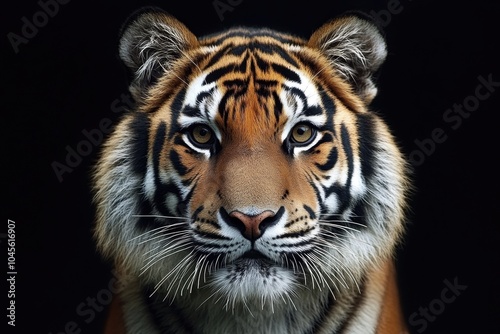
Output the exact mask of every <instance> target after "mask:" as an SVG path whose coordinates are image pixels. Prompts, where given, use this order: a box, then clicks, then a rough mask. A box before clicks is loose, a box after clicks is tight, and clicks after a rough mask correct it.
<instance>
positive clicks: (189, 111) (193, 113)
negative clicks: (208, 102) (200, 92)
mask: <svg viewBox="0 0 500 334" xmlns="http://www.w3.org/2000/svg"><path fill="white" fill-rule="evenodd" d="M182 113H183V114H184V115H186V116H189V117H197V116H202V115H201V112H200V109H198V108H197V107H191V106H186V107H185V108H184V109H182Z"/></svg>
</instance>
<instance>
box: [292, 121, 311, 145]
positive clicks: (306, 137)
mask: <svg viewBox="0 0 500 334" xmlns="http://www.w3.org/2000/svg"><path fill="white" fill-rule="evenodd" d="M315 136H316V129H315V128H314V127H313V126H311V125H309V124H307V123H299V124H297V125H295V126H294V127H293V129H292V132H291V133H290V141H291V142H292V143H293V144H295V145H307V144H309V143H311V141H313V139H314V138H315Z"/></svg>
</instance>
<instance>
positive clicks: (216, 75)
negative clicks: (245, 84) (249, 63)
mask: <svg viewBox="0 0 500 334" xmlns="http://www.w3.org/2000/svg"><path fill="white" fill-rule="evenodd" d="M233 71H234V64H230V65H226V66H224V67H220V68H218V69H215V70H213V71H211V72H210V73H209V74H208V75H207V76H206V77H205V80H204V81H203V84H204V85H206V84H209V83H211V82H214V81H217V80H219V79H220V78H221V77H222V76H224V75H226V74H227V73H230V72H233Z"/></svg>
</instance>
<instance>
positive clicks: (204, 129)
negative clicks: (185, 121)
mask: <svg viewBox="0 0 500 334" xmlns="http://www.w3.org/2000/svg"><path fill="white" fill-rule="evenodd" d="M189 137H190V139H191V141H192V142H193V144H195V145H197V146H199V147H201V148H206V147H208V146H210V145H212V144H213V143H214V140H215V135H214V133H213V132H212V129H210V128H209V127H208V126H206V125H203V124H197V125H194V126H193V127H192V128H191V129H190V131H189Z"/></svg>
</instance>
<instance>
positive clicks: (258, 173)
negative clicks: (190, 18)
mask: <svg viewBox="0 0 500 334" xmlns="http://www.w3.org/2000/svg"><path fill="white" fill-rule="evenodd" d="M119 54H120V57H121V59H122V60H123V62H124V63H125V64H126V66H127V67H128V68H129V69H130V71H131V73H132V75H133V78H132V81H131V83H130V91H131V93H132V96H133V98H134V100H135V102H136V104H137V106H136V108H135V109H134V110H131V111H130V112H129V113H128V114H127V115H125V116H124V117H123V119H122V120H121V121H120V123H119V124H118V125H117V126H116V128H115V130H114V132H113V133H112V135H111V136H110V138H109V139H108V140H107V141H106V142H105V144H104V147H103V150H102V153H101V155H100V158H99V160H98V163H97V164H96V166H95V169H94V174H93V181H94V192H95V204H96V209H97V214H96V227H95V236H96V240H97V244H98V248H99V250H100V251H101V252H102V254H103V255H104V256H105V257H106V258H108V259H110V260H111V261H112V262H113V264H114V266H115V267H116V271H117V272H118V278H119V280H120V287H121V288H120V292H119V295H118V296H117V298H115V300H114V302H113V304H112V307H111V311H110V316H109V321H108V323H107V326H106V330H105V332H106V334H112V333H127V334H135V333H148V334H156V333H162V334H164V333H206V334H215V333H241V334H245V333H283V334H294V333H297V334H299V333H301V334H302V333H363V334H365V333H383V334H388V333H398V334H399V333H403V332H404V330H405V322H404V321H403V316H402V312H401V310H400V304H399V296H398V289H397V282H396V275H395V269H394V264H393V261H394V259H393V257H394V253H395V247H396V246H397V244H398V242H399V241H400V239H401V237H402V235H403V232H404V225H405V210H406V206H407V204H406V202H407V200H406V197H407V193H408V190H409V188H410V182H409V178H408V172H407V163H406V162H405V160H404V158H403V156H402V154H401V152H400V150H399V148H398V146H397V145H396V143H395V140H394V139H393V136H392V135H391V133H390V131H389V129H388V127H387V125H386V124H385V123H384V121H383V120H382V119H381V118H380V117H379V116H378V115H377V114H376V113H375V112H373V111H371V110H369V105H370V103H371V101H372V99H373V98H374V97H375V95H376V93H377V88H376V86H375V83H374V80H373V74H374V72H375V71H377V70H378V69H379V67H380V65H381V64H382V63H383V62H384V60H385V58H386V54H387V51H386V43H385V41H384V38H383V37H382V35H381V33H380V32H379V30H378V29H377V27H376V26H375V25H373V24H372V23H371V22H370V21H369V20H367V19H365V18H363V17H361V16H358V15H355V14H346V15H344V16H341V17H339V18H337V19H334V20H332V21H330V22H328V23H326V24H325V25H323V26H322V27H320V28H319V29H318V30H316V31H315V32H314V33H313V34H312V35H311V37H310V38H309V39H302V38H299V37H296V36H293V35H290V34H286V33H281V32H277V31H274V30H270V29H256V28H245V27H237V28H232V29H228V30H226V31H223V32H220V33H217V34H213V35H210V36H206V37H200V38H198V37H196V36H195V35H194V34H193V33H191V32H190V31H189V30H188V29H187V28H186V27H185V26H184V25H183V24H182V23H180V22H179V21H178V20H176V19H175V18H173V17H172V16H170V15H169V14H167V13H164V12H162V11H160V10H157V9H148V10H144V11H141V12H139V13H138V14H137V15H134V17H133V18H131V19H130V21H129V22H128V23H127V24H126V26H125V28H124V31H123V33H122V36H121V40H120V46H119Z"/></svg>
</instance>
